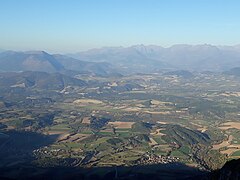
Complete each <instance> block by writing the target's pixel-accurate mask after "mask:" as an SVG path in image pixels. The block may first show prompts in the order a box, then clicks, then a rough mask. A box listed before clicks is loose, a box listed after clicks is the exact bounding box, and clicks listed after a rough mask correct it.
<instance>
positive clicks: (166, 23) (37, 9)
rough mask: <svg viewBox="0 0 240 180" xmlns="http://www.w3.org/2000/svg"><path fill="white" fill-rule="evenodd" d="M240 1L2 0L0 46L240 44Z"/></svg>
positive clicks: (74, 49) (68, 49)
mask: <svg viewBox="0 0 240 180" xmlns="http://www.w3.org/2000/svg"><path fill="white" fill-rule="evenodd" d="M239 9H240V1H239V0H1V1H0V49H5V50H6V49H11V50H19V51H24V50H46V51H50V52H65V53H66V52H78V51H82V50H86V49H91V48H99V47H109V46H131V45H136V44H145V45H150V44H154V45H161V46H163V47H168V46H171V45H174V44H213V45H236V44H240V10H239Z"/></svg>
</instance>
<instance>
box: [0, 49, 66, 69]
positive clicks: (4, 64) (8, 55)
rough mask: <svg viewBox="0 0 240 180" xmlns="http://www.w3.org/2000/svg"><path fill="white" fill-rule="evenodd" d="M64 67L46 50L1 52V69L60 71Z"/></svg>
mask: <svg viewBox="0 0 240 180" xmlns="http://www.w3.org/2000/svg"><path fill="white" fill-rule="evenodd" d="M63 69H64V67H63V66H62V65H61V64H60V63H59V62H58V61H57V60H56V59H55V58H54V57H53V56H51V55H50V54H48V53H46V52H44V51H29V52H14V51H6V52H3V53H1V54H0V70H1V71H43V72H58V71H60V70H63Z"/></svg>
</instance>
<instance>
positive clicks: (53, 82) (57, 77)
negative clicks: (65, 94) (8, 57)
mask: <svg viewBox="0 0 240 180" xmlns="http://www.w3.org/2000/svg"><path fill="white" fill-rule="evenodd" d="M85 85H86V83H85V82H84V81H82V80H79V79H75V78H72V77H69V76H66V75H63V74H59V73H53V74H49V73H45V72H30V71H27V72H22V73H14V72H12V73H10V72H9V73H0V87H5V88H8V87H20V88H38V89H47V90H50V89H52V90H62V89H63V88H64V87H67V86H85Z"/></svg>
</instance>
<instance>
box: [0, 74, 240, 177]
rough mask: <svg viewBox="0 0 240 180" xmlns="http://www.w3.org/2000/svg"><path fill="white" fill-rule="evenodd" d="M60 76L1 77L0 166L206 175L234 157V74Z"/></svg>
mask: <svg viewBox="0 0 240 180" xmlns="http://www.w3.org/2000/svg"><path fill="white" fill-rule="evenodd" d="M16 74H17V77H18V79H16V78H14V80H12V81H9V82H8V84H7V85H6V84H5V85H4V82H5V79H6V78H8V80H9V77H14V76H15V75H16ZM28 74H31V75H30V76H28ZM26 75H27V76H26ZM33 75H34V76H35V79H37V81H35V80H34V79H33V77H34V76H33ZM65 76H66V75H64V76H62V75H58V76H56V75H54V74H49V75H48V74H44V76H43V75H42V74H39V73H35V72H28V73H24V72H23V73H12V74H11V73H1V78H0V84H1V86H0V91H1V97H0V101H1V103H0V105H1V110H0V128H1V130H0V131H1V134H0V141H1V146H0V156H1V163H0V168H4V167H8V168H9V169H11V168H14V167H15V166H16V165H18V166H24V164H25V163H30V164H33V165H34V166H36V167H38V168H43V167H44V168H50V167H59V166H63V167H74V168H76V167H77V168H93V167H96V168H103V167H104V168H109V167H134V166H136V165H138V166H145V165H150V166H151V165H158V164H163V165H164V164H169V165H170V164H175V163H181V164H184V165H187V166H189V167H194V168H196V169H198V170H201V171H211V170H215V169H219V168H221V167H222V166H223V165H224V164H225V162H227V161H228V160H230V159H236V158H239V156H240V155H239V153H240V136H239V124H240V114H239V107H240V96H239V91H238V90H239V88H240V87H239V86H240V78H239V76H233V75H226V74H222V73H212V74H205V73H198V72H195V73H193V75H192V76H191V77H185V76H182V75H179V74H178V73H177V74H176V75H175V74H174V73H170V74H165V73H155V74H133V75H127V76H122V77H117V78H114V77H102V76H87V75H84V76H81V75H77V76H75V77H69V76H66V77H65ZM30 77H31V82H34V83H32V84H31V85H27V84H26V83H28V82H30V79H29V78H30ZM46 77H51V78H46ZM55 77H57V78H55ZM59 77H61V78H64V83H63V84H62V86H60V87H59V86H55V83H56V84H58V82H59ZM43 80H44V81H43ZM43 82H44V83H45V84H48V86H47V87H46V86H45V85H44V83H43ZM49 82H51V83H49ZM21 83H23V86H16V85H17V84H21ZM16 133H17V134H18V133H20V134H22V135H21V136H23V137H22V138H25V139H26V140H25V141H23V142H22V141H21V143H26V142H29V143H27V144H25V145H24V146H25V148H26V150H24V149H22V150H23V151H19V149H18V148H17V147H18V146H21V145H23V144H21V143H20V144H18V143H19V141H15V140H16V139H17V138H21V136H18V135H17V136H16ZM31 133H35V134H36V135H34V136H32V135H29V134H31ZM15 136H16V137H15ZM35 136H36V138H40V139H42V140H40V139H39V140H38V139H34V137H35ZM31 141H34V142H35V143H36V145H34V144H32V143H30V142H31ZM20 157H21V158H20ZM22 157H28V158H22ZM13 160H14V161H13ZM133 172H135V171H133ZM6 175H7V172H6Z"/></svg>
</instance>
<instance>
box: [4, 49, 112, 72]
mask: <svg viewBox="0 0 240 180" xmlns="http://www.w3.org/2000/svg"><path fill="white" fill-rule="evenodd" d="M0 71H2V72H9V71H11V72H19V71H40V72H48V73H56V72H60V73H72V72H75V71H77V73H93V74H97V75H107V74H111V73H115V70H113V68H112V66H111V64H109V63H105V62H96V63H95V62H84V61H80V60H76V59H73V58H71V57H67V56H64V55H50V54H48V53H46V52H44V51H29V52H15V51H5V52H2V53H0Z"/></svg>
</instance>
